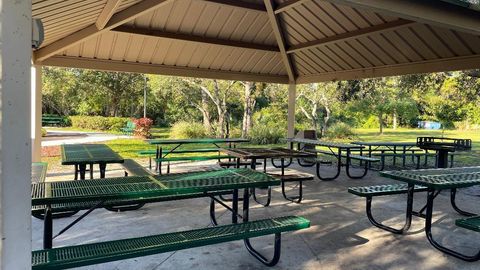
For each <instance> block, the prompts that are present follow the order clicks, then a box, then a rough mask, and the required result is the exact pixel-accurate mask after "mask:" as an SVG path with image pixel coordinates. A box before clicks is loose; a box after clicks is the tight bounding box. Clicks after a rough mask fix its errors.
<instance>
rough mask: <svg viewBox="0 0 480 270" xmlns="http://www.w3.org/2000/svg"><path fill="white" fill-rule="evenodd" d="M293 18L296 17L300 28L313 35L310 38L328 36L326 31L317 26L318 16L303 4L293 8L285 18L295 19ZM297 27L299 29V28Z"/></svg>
mask: <svg viewBox="0 0 480 270" xmlns="http://www.w3.org/2000/svg"><path fill="white" fill-rule="evenodd" d="M293 18H295V19H296V21H297V22H298V24H299V25H300V27H299V28H300V29H303V31H305V32H307V33H308V34H309V35H311V36H312V37H311V38H309V40H314V39H320V38H324V37H325V36H326V35H325V33H323V32H322V31H321V30H320V29H319V27H317V23H318V19H317V17H316V16H315V15H314V14H313V13H311V12H310V11H309V10H308V9H306V8H304V7H303V6H299V7H298V8H292V9H290V10H288V11H287V12H286V13H285V16H284V19H286V20H294V19H293ZM296 29H297V31H298V28H296Z"/></svg>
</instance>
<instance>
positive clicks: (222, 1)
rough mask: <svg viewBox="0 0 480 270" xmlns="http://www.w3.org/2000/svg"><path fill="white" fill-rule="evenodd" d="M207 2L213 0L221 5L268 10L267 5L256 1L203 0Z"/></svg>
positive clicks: (212, 0)
mask: <svg viewBox="0 0 480 270" xmlns="http://www.w3.org/2000/svg"><path fill="white" fill-rule="evenodd" d="M203 1H205V2H212V3H215V4H220V5H225V6H232V7H237V8H243V9H248V10H253V11H261V12H266V11H267V10H266V9H265V6H263V5H259V4H256V3H252V2H243V1H239V0H203Z"/></svg>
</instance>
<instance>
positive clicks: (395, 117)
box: [393, 110, 398, 129]
mask: <svg viewBox="0 0 480 270" xmlns="http://www.w3.org/2000/svg"><path fill="white" fill-rule="evenodd" d="M397 118H398V117H397V111H396V110H394V111H393V129H397Z"/></svg>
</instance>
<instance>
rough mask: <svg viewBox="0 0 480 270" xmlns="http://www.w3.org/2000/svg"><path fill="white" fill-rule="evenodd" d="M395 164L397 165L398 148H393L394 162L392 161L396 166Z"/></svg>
mask: <svg viewBox="0 0 480 270" xmlns="http://www.w3.org/2000/svg"><path fill="white" fill-rule="evenodd" d="M395 163H397V146H396V145H394V146H393V160H392V165H393V166H395Z"/></svg>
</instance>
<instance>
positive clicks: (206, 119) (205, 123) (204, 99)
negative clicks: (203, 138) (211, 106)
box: [200, 91, 212, 134]
mask: <svg viewBox="0 0 480 270" xmlns="http://www.w3.org/2000/svg"><path fill="white" fill-rule="evenodd" d="M201 94H202V104H201V110H200V111H201V112H202V117H203V127H204V128H205V130H206V131H207V133H208V134H212V124H211V123H210V112H209V111H208V96H207V94H206V93H205V92H203V91H201Z"/></svg>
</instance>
